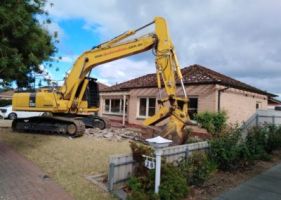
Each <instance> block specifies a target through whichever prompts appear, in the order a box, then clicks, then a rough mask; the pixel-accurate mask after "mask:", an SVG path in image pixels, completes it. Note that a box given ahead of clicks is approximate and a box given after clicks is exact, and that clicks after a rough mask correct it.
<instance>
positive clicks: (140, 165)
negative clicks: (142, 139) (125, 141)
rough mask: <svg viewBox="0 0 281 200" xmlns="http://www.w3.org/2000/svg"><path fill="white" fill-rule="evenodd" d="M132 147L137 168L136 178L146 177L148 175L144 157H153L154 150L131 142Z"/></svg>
mask: <svg viewBox="0 0 281 200" xmlns="http://www.w3.org/2000/svg"><path fill="white" fill-rule="evenodd" d="M130 147H131V150H132V154H133V159H134V161H136V166H135V170H134V171H135V175H136V176H146V175H148V174H147V169H146V168H145V166H144V160H145V159H144V158H143V156H142V155H147V156H152V155H153V149H152V148H151V147H150V146H148V145H144V144H142V143H139V142H134V141H131V142H130Z"/></svg>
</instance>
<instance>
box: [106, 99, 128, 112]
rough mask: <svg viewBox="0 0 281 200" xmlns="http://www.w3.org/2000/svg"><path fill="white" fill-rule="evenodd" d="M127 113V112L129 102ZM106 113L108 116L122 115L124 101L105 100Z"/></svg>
mask: <svg viewBox="0 0 281 200" xmlns="http://www.w3.org/2000/svg"><path fill="white" fill-rule="evenodd" d="M125 111H126V112H127V100H126V107H125ZM104 113H107V114H122V113H123V99H105V100H104Z"/></svg>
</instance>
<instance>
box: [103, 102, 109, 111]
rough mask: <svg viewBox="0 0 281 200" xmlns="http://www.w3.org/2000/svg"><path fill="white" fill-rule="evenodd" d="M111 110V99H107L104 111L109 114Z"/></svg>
mask: <svg viewBox="0 0 281 200" xmlns="http://www.w3.org/2000/svg"><path fill="white" fill-rule="evenodd" d="M109 108H110V99H105V101H104V111H105V112H109Z"/></svg>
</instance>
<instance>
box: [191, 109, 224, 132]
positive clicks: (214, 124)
mask: <svg viewBox="0 0 281 200" xmlns="http://www.w3.org/2000/svg"><path fill="white" fill-rule="evenodd" d="M195 120H196V121H197V122H198V123H199V124H200V125H201V126H202V127H203V128H205V129H207V131H208V132H209V133H211V134H213V135H214V134H219V133H221V132H222V131H223V129H224V128H225V127H226V120H227V115H226V113H225V112H203V113H198V114H197V115H196V116H195Z"/></svg>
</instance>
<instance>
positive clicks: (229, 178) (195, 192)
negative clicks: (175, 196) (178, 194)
mask: <svg viewBox="0 0 281 200" xmlns="http://www.w3.org/2000/svg"><path fill="white" fill-rule="evenodd" d="M280 162H281V150H279V151H275V152H274V153H273V154H272V160H271V161H257V162H256V163H255V165H253V166H251V167H249V168H247V169H245V170H243V171H236V172H222V171H217V172H215V173H214V174H213V175H212V176H211V178H210V179H209V180H208V181H207V182H206V183H205V184H204V185H203V186H202V187H192V188H191V194H190V196H189V197H188V198H187V199H186V200H209V199H213V198H215V197H217V196H219V195H220V194H221V193H223V192H224V191H227V190H229V189H230V188H234V187H236V186H238V185H239V184H241V183H243V182H245V181H247V180H249V179H250V178H252V177H254V176H256V175H258V174H261V173H262V172H264V171H266V170H267V169H270V168H271V167H273V166H274V165H276V164H278V163H280Z"/></svg>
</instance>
